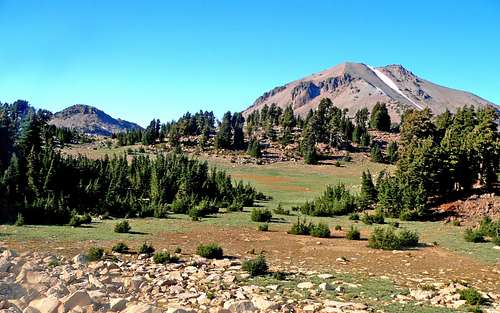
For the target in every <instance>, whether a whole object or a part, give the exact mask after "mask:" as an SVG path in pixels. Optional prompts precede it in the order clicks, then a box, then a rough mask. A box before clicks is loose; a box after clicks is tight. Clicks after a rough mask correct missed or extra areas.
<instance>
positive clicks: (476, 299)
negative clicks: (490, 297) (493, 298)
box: [458, 288, 485, 305]
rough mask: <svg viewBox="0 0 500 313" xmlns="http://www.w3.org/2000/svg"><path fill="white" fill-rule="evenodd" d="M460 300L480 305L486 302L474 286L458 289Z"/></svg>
mask: <svg viewBox="0 0 500 313" xmlns="http://www.w3.org/2000/svg"><path fill="white" fill-rule="evenodd" d="M458 293H459V294H460V300H465V301H466V302H467V304H469V305H480V304H484V303H485V299H484V298H483V296H482V295H481V294H480V293H479V291H477V290H476V289H474V288H466V289H462V290H460V291H458Z"/></svg>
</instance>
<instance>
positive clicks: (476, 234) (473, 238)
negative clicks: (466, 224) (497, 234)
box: [464, 228, 485, 243]
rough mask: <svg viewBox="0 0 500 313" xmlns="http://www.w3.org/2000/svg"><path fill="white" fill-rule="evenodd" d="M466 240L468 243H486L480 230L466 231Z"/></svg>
mask: <svg viewBox="0 0 500 313" xmlns="http://www.w3.org/2000/svg"><path fill="white" fill-rule="evenodd" d="M464 239H465V241H467V242H475V243H478V242H485V240H484V235H483V233H482V232H481V231H480V230H474V229H470V228H468V229H466V230H465V233H464Z"/></svg>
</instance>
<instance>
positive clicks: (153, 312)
mask: <svg viewBox="0 0 500 313" xmlns="http://www.w3.org/2000/svg"><path fill="white" fill-rule="evenodd" d="M122 313H162V310H160V309H158V308H157V307H154V306H152V305H149V304H145V303H139V304H133V305H131V306H129V307H127V308H126V309H125V310H124V311H122Z"/></svg>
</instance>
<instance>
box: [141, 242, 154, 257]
mask: <svg viewBox="0 0 500 313" xmlns="http://www.w3.org/2000/svg"><path fill="white" fill-rule="evenodd" d="M154 252H155V248H153V246H152V245H150V244H148V243H147V242H145V243H143V244H142V245H141V246H140V247H139V254H147V255H151V254H153V253H154Z"/></svg>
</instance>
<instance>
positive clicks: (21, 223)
mask: <svg viewBox="0 0 500 313" xmlns="http://www.w3.org/2000/svg"><path fill="white" fill-rule="evenodd" d="M15 225H16V226H24V216H23V215H22V214H21V213H18V214H17V218H16V223H15Z"/></svg>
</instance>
